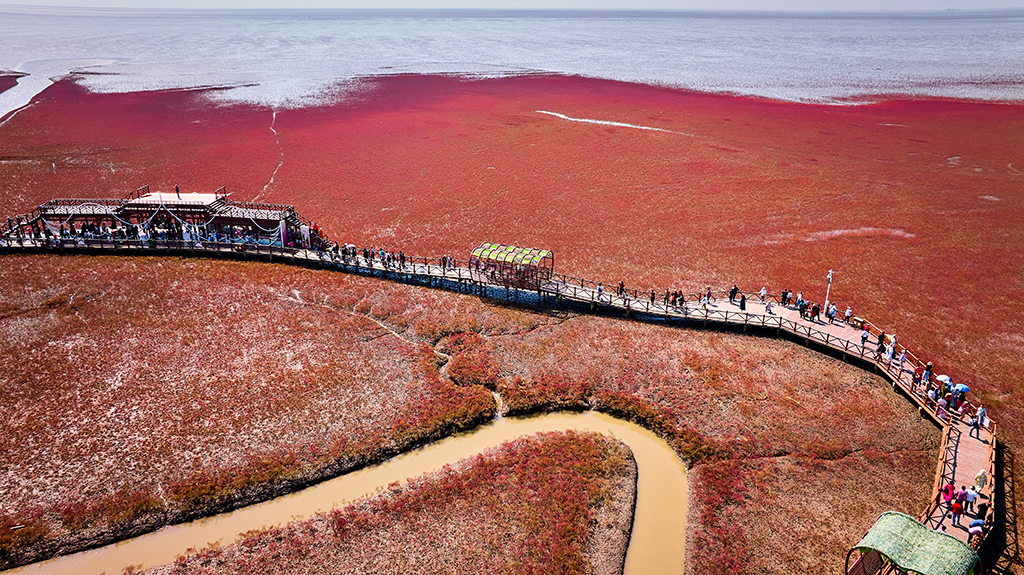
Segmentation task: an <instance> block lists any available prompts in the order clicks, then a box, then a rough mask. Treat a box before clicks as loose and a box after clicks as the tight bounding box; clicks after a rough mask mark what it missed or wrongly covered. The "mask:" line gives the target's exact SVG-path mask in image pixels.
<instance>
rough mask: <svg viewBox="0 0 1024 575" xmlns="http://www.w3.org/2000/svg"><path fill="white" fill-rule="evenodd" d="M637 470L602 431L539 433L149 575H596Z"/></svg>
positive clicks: (619, 550)
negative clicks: (601, 534)
mask: <svg viewBox="0 0 1024 575" xmlns="http://www.w3.org/2000/svg"><path fill="white" fill-rule="evenodd" d="M633 469H635V467H634V466H633V464H632V455H631V454H630V452H629V449H628V448H626V447H625V446H623V445H622V444H620V443H617V442H614V441H612V440H609V439H607V438H604V437H602V436H599V435H594V434H579V433H573V432H567V433H557V434H541V435H539V436H534V437H533V438H529V439H519V440H516V441H513V442H509V443H506V444H503V445H502V446H501V447H499V448H497V449H495V450H493V451H489V452H486V453H483V454H480V455H478V456H476V457H474V458H472V459H470V460H466V461H463V462H460V463H459V464H458V465H456V466H452V467H446V468H445V469H443V470H441V471H439V472H437V473H434V474H432V475H430V476H426V477H422V478H419V479H416V480H413V481H411V482H410V483H408V484H406V485H399V484H398V483H395V484H392V486H391V488H389V489H388V490H387V491H385V492H384V493H382V494H381V495H379V496H377V497H374V498H371V499H368V500H364V501H360V502H358V503H356V504H353V505H350V506H348V507H346V508H343V509H337V510H334V511H332V512H330V513H328V514H326V515H320V516H318V517H316V518H314V519H311V520H308V521H303V522H301V523H297V524H292V525H288V526H286V527H279V528H273V529H270V530H268V531H264V532H260V533H252V534H247V535H245V536H243V537H242V538H240V540H239V541H238V542H237V543H235V544H234V545H229V546H226V547H221V548H214V549H211V550H204V551H200V552H197V553H195V554H192V555H189V556H186V557H183V558H179V560H178V561H177V562H175V563H174V564H173V565H169V566H166V567H162V568H156V569H153V570H151V571H150V573H153V574H157V573H164V574H178V573H181V574H184V573H190V574H191V573H211V574H212V573H217V574H220V573H237V574H258V573H284V572H292V573H295V572H302V573H381V574H383V573H439V572H443V573H524V574H528V573H566V574H572V573H579V574H584V573H593V572H594V564H595V563H596V564H602V563H605V562H609V561H610V562H611V563H615V562H616V561H615V560H616V559H618V560H620V561H621V556H620V557H618V558H616V557H605V555H609V554H613V555H614V554H621V553H622V552H623V551H624V549H622V548H618V547H616V546H615V545H603V544H598V545H592V543H593V542H592V541H590V539H591V537H590V535H591V533H592V531H593V530H594V528H595V526H596V525H597V523H599V522H600V523H602V524H605V523H607V522H609V521H610V517H612V516H613V515H614V514H613V510H614V509H615V508H618V507H620V506H625V507H626V508H629V507H631V505H632V500H633V487H634V485H633V484H632V483H631V482H632V481H635V479H634V477H635V476H633V475H632V474H631V471H632V470H633ZM615 527H617V528H618V529H620V530H628V529H629V525H616V526H615ZM624 542H625V539H621V540H620V541H619V543H620V544H621V543H624ZM598 572H599V573H605V572H606V571H603V570H602V571H598Z"/></svg>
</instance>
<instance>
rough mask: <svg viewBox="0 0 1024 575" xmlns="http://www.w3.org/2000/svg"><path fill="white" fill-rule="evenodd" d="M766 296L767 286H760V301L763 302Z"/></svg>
mask: <svg viewBox="0 0 1024 575" xmlns="http://www.w3.org/2000/svg"><path fill="white" fill-rule="evenodd" d="M766 297H768V288H766V287H764V286H761V303H764V298H766Z"/></svg>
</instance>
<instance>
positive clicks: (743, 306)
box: [740, 294, 747, 311]
mask: <svg viewBox="0 0 1024 575" xmlns="http://www.w3.org/2000/svg"><path fill="white" fill-rule="evenodd" d="M740 311H747V294H742V295H740Z"/></svg>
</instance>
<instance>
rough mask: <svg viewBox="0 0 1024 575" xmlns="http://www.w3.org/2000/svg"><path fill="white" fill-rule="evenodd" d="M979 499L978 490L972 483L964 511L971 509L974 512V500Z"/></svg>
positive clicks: (965, 500)
mask: <svg viewBox="0 0 1024 575" xmlns="http://www.w3.org/2000/svg"><path fill="white" fill-rule="evenodd" d="M977 500H978V492H977V491H975V489H974V486H973V485H972V486H971V487H970V489H968V490H967V497H966V498H965V499H964V511H970V512H972V513H973V512H974V502H975V501H977Z"/></svg>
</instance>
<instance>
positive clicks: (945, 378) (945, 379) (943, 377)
mask: <svg viewBox="0 0 1024 575" xmlns="http://www.w3.org/2000/svg"><path fill="white" fill-rule="evenodd" d="M935 379H937V380H939V381H941V382H942V383H949V382H950V381H953V378H951V377H949V376H948V375H940V376H938V377H936V378H935Z"/></svg>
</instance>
